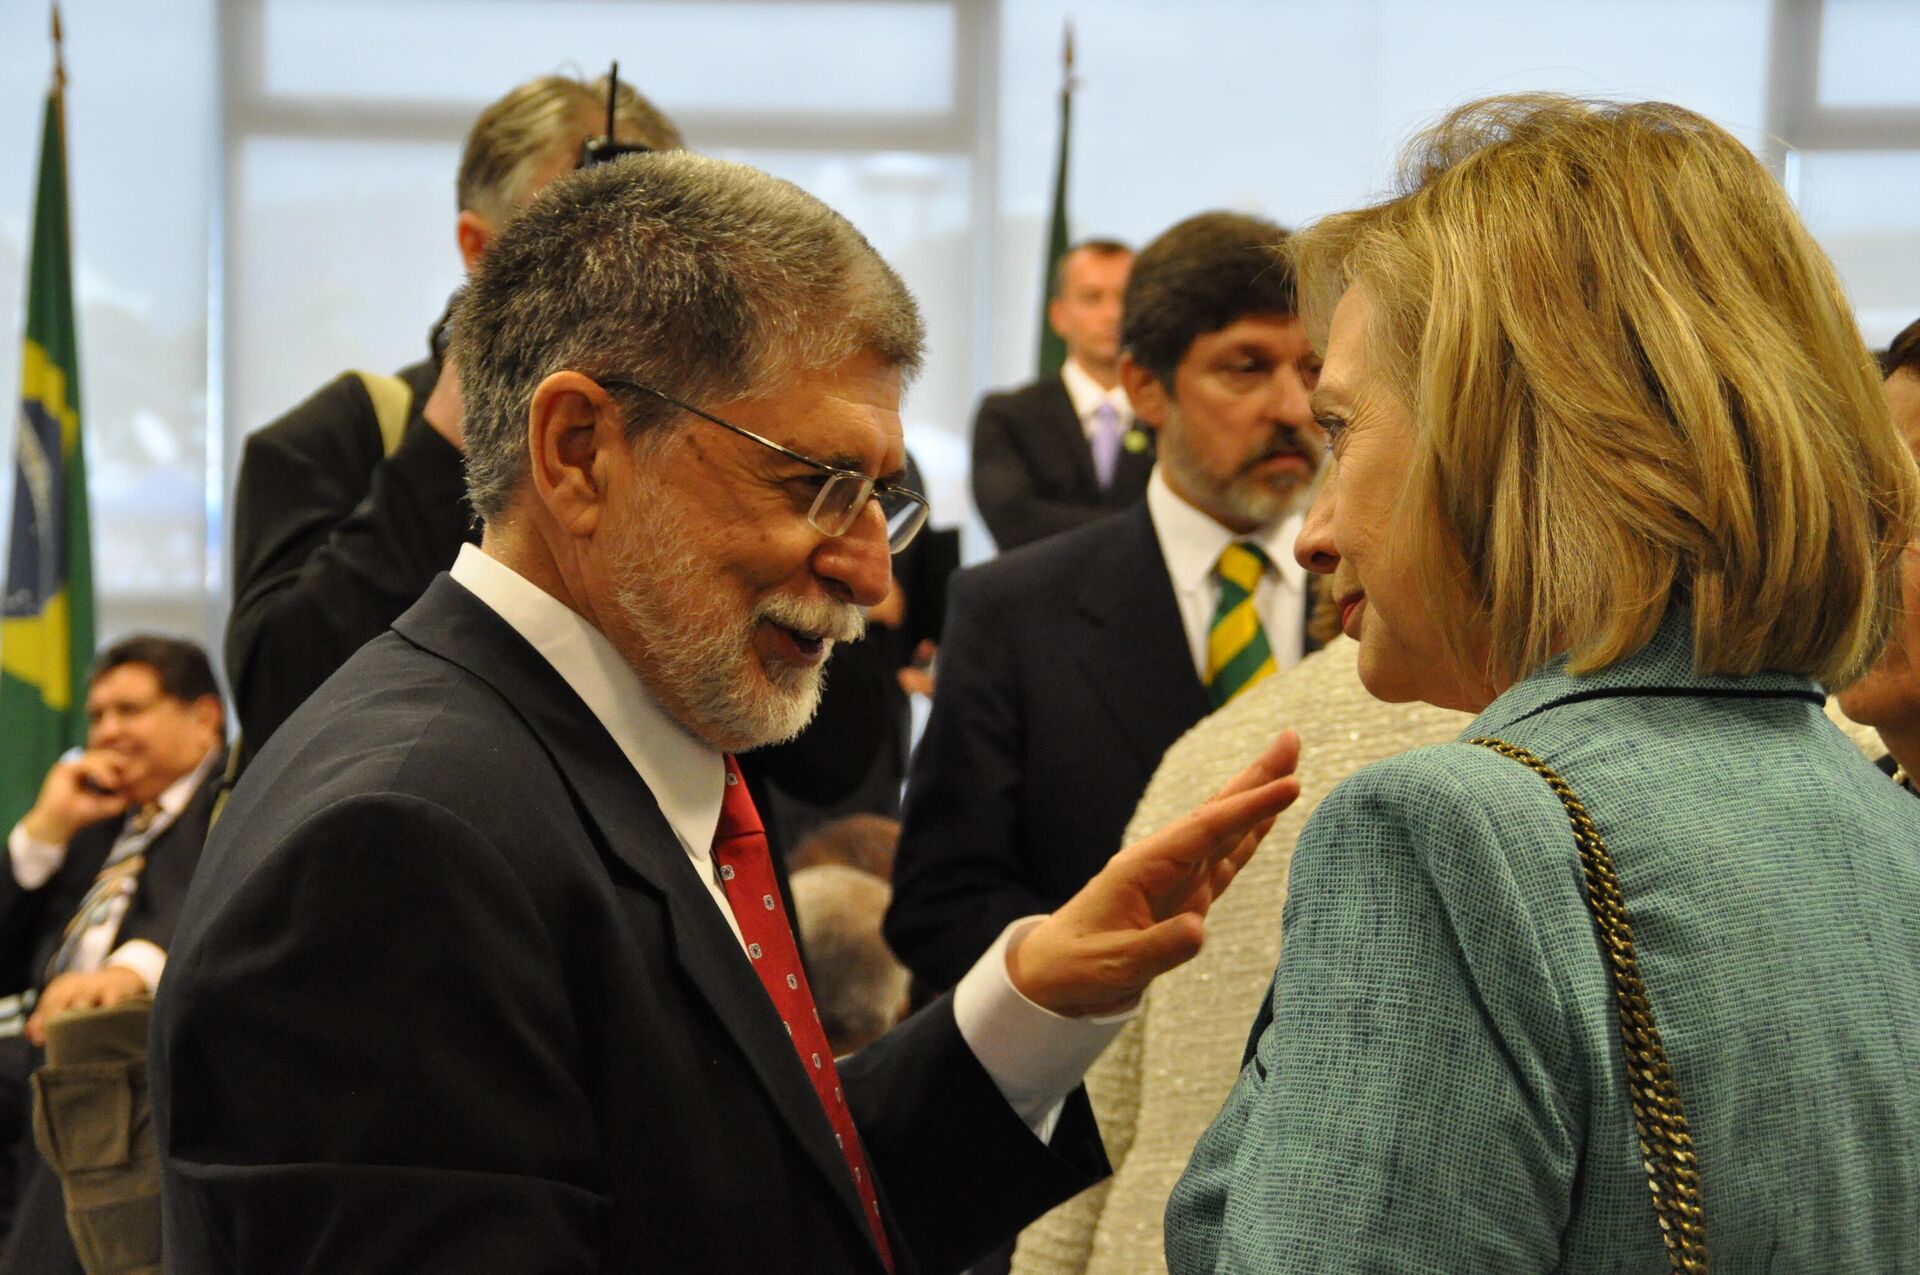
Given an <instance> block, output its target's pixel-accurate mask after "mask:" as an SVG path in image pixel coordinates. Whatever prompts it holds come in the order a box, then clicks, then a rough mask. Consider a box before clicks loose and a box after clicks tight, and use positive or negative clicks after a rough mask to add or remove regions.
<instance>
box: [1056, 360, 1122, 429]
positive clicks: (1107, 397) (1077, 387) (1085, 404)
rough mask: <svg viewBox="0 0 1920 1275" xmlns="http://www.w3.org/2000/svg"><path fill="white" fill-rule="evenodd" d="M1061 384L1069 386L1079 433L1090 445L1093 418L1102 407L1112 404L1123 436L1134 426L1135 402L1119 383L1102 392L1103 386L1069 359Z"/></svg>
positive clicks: (1064, 364)
mask: <svg viewBox="0 0 1920 1275" xmlns="http://www.w3.org/2000/svg"><path fill="white" fill-rule="evenodd" d="M1060 383H1061V384H1062V385H1064V386H1066V389H1067V398H1068V399H1069V400H1070V401H1071V402H1072V403H1073V414H1074V415H1075V416H1078V417H1079V418H1080V432H1081V433H1082V434H1083V435H1085V436H1086V438H1087V441H1088V442H1092V441H1093V414H1094V412H1095V411H1097V410H1099V407H1100V404H1102V403H1111V404H1113V410H1114V411H1115V412H1116V413H1117V414H1118V416H1119V418H1120V429H1121V431H1122V433H1124V432H1125V431H1126V430H1128V429H1130V428H1132V426H1133V400H1131V399H1129V398H1128V397H1127V392H1126V390H1124V389H1122V388H1121V387H1120V384H1119V383H1118V382H1115V383H1114V387H1113V388H1112V389H1110V390H1103V389H1101V388H1100V382H1098V381H1096V380H1094V379H1093V377H1092V376H1091V375H1090V374H1089V373H1088V372H1087V369H1085V368H1083V367H1081V366H1080V364H1079V362H1078V361H1077V360H1075V359H1073V358H1072V357H1069V358H1068V359H1067V360H1066V361H1065V362H1064V363H1062V364H1061V365H1060Z"/></svg>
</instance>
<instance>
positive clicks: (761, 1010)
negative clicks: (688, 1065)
mask: <svg viewBox="0 0 1920 1275" xmlns="http://www.w3.org/2000/svg"><path fill="white" fill-rule="evenodd" d="M393 627H394V631H395V632H396V633H398V634H399V635H400V636H401V637H403V638H405V639H406V640H407V641H409V642H412V643H413V644H414V645H416V646H418V647H421V648H422V649H424V650H427V651H430V652H432V653H433V654H435V655H438V656H440V657H441V658H443V659H446V660H448V661H450V662H452V663H453V664H456V665H458V666H459V667H461V668H463V669H465V670H466V671H467V672H469V673H471V674H472V675H473V676H475V677H477V678H479V679H480V680H481V681H483V682H485V683H486V684H487V685H489V686H491V687H492V688H493V689H494V690H495V691H496V692H498V693H499V694H500V695H501V697H502V698H504V699H505V700H506V701H507V703H508V704H510V705H512V706H513V708H514V710H515V711H516V712H517V713H518V714H519V715H520V717H521V718H522V720H524V721H525V722H526V723H527V726H528V729H529V730H530V731H531V732H532V733H533V735H534V736H535V738H536V739H537V740H538V741H539V743H540V745H541V746H542V747H543V748H545V749H546V750H547V752H548V754H549V755H550V756H551V757H552V759H553V764H554V768H555V769H556V770H557V771H558V773H559V774H560V776H561V779H562V780H563V782H565V783H566V785H567V786H568V787H569V788H570V789H571V790H572V792H573V794H574V796H575V797H576V799H577V800H578V803H579V805H578V809H579V811H580V816H581V819H582V821H583V823H585V824H586V825H587V833H588V835H589V837H590V838H591V839H592V840H593V842H594V843H595V844H596V845H597V846H599V847H601V849H602V852H603V853H604V854H606V855H607V856H608V857H610V858H611V859H613V860H615V861H616V862H617V863H618V864H619V865H624V866H625V867H626V868H628V869H631V871H632V872H633V873H634V874H637V875H638V877H639V878H640V880H641V882H642V883H644V885H645V886H646V887H647V888H648V890H649V891H650V892H651V893H653V894H655V895H657V896H661V897H664V899H665V900H666V903H667V910H668V920H669V925H668V932H667V934H666V936H665V938H666V942H667V943H668V945H669V947H670V949H671V951H672V955H673V959H674V961H675V963H677V964H678V965H679V966H680V968H681V969H682V970H684V971H685V973H686V974H687V976H688V978H689V979H690V980H691V981H692V982H693V983H694V985H695V986H696V987H697V988H698V989H699V991H700V995H701V996H702V997H703V998H705V1000H706V1001H707V1003H708V1004H709V1005H710V1006H711V1007H712V1009H713V1011H714V1017H715V1019H717V1020H718V1021H719V1023H720V1024H721V1026H722V1027H723V1028H724V1029H725V1030H726V1032H727V1034H728V1035H729V1036H730V1037H731V1038H732V1039H733V1041H734V1042H735V1044H736V1045H737V1047H738V1048H739V1050H740V1052H741V1053H742V1054H743V1055H744V1056H745V1058H746V1060H747V1063H748V1065H749V1066H750V1067H751V1068H752V1070H753V1072H754V1074H755V1076H756V1077H758V1079H759V1081H760V1084H761V1086H762V1087H763V1088H764V1089H765V1090H766V1092H767V1094H768V1095H769V1097H770V1098H771V1099H772V1106H773V1109H774V1110H775V1112H777V1113H778V1115H779V1117H780V1118H781V1119H782V1120H784V1121H785V1122H786V1124H787V1125H788V1127H789V1129H790V1131H791V1132H792V1133H793V1135H794V1136H795V1138H796V1139H797V1140H798V1141H799V1143H800V1145H801V1146H802V1147H803V1148H805V1150H806V1152H807V1155H808V1157H809V1158H810V1159H811V1160H813V1162H814V1164H815V1165H816V1166H817V1167H818V1168H819V1169H820V1171H821V1172H822V1173H823V1174H825V1175H826V1177H827V1180H828V1182H829V1183H830V1184H831V1186H832V1187H833V1190H834V1193H835V1194H836V1195H837V1196H838V1197H839V1198H840V1200H841V1203H842V1205H843V1206H844V1207H845V1209H846V1210H847V1212H848V1213H850V1214H851V1215H852V1217H853V1218H854V1220H855V1221H856V1223H857V1224H858V1226H859V1227H860V1230H861V1233H862V1234H866V1233H867V1232H866V1221H865V1211H864V1209H863V1208H862V1206H861V1203H860V1199H859V1196H858V1195H857V1194H856V1193H855V1191H854V1187H853V1182H852V1180H851V1179H850V1178H849V1177H848V1176H847V1170H846V1162H845V1161H844V1160H843V1159H842V1158H841V1156H840V1152H839V1149H838V1148H837V1147H836V1146H835V1144H834V1141H833V1126H832V1125H831V1124H830V1123H828V1121H827V1116H826V1112H825V1111H824V1110H822V1109H821V1106H820V1100H819V1097H818V1096H817V1095H816V1094H815V1093H814V1090H813V1083H812V1081H811V1079H810V1078H809V1077H808V1076H807V1074H806V1073H805V1071H804V1070H803V1069H802V1067H801V1064H800V1060H799V1056H798V1055H797V1054H795V1052H794V1048H793V1043H792V1041H791V1040H789V1039H788V1037H787V1034H786V1029H785V1028H784V1027H782V1026H781V1023H780V1016H779V1014H778V1013H777V1012H776V1011H775V1010H774V1008H773V1002H772V1001H771V1000H769V999H768V997H767V993H766V989H765V988H763V987H762V986H761V985H760V980H759V977H758V975H756V974H755V973H754V970H753V967H752V965H751V964H750V963H749V962H748V960H747V957H746V954H745V953H744V952H743V951H742V950H741V948H740V942H739V939H738V938H736V937H735V935H734V933H733V930H732V928H731V927H730V926H729V925H728V923H727V920H726V918H725V917H723V916H722V915H721V912H720V909H719V908H718V907H716V906H715V904H714V901H713V898H712V896H711V895H709V894H708V893H707V888H706V885H705V883H704V882H702V881H701V880H700V879H699V877H698V876H697V875H695V873H696V869H695V867H694V864H693V861H692V859H690V858H689V857H688V855H687V853H686V851H685V850H683V849H682V848H681V845H680V841H679V838H678V837H677V836H676V835H675V833H674V831H673V828H672V827H671V826H670V825H669V824H668V822H667V819H666V817H665V816H664V815H662V813H661V811H660V805H659V803H658V802H657V801H656V800H655V799H654V796H653V794H652V792H651V791H650V790H649V789H648V788H647V785H646V783H645V782H643V781H642V779H641V778H640V776H639V775H638V774H637V773H636V772H635V770H634V767H633V765H632V764H631V763H630V762H629V761H628V759H627V758H626V756H625V755H624V754H623V753H622V751H621V749H620V747H619V745H618V744H617V743H616V742H615V741H614V738H613V736H612V735H610V734H609V733H608V731H607V728H606V726H605V725H603V724H602V723H601V721H600V719H599V718H598V717H596V716H595V714H594V712H593V711H592V710H591V709H590V708H589V707H588V706H587V704H586V703H585V702H584V701H583V700H582V699H581V697H580V695H579V694H578V693H577V692H576V691H575V690H574V689H573V688H572V687H571V686H570V685H568V683H567V681H566V679H565V678H563V677H562V676H561V675H560V673H559V672H558V671H556V670H555V668H554V666H553V665H552V664H551V663H550V662H548V660H547V659H546V658H545V657H543V656H542V655H541V653H540V651H539V649H538V648H536V647H535V646H534V645H533V644H532V643H531V642H529V641H528V640H527V639H526V637H524V636H523V635H522V634H521V633H520V632H519V631H518V630H517V629H515V628H514V627H513V625H511V624H509V623H508V622H507V620H506V619H504V618H503V617H502V616H501V615H500V614H499V613H498V612H496V611H494V610H493V609H492V608H491V607H489V606H488V605H487V604H486V603H484V602H482V601H481V600H480V598H478V597H477V596H475V595H474V594H473V593H472V592H470V591H469V590H468V589H466V588H465V587H463V586H462V585H460V584H458V583H456V582H455V581H454V580H453V579H452V578H451V577H450V576H448V575H447V574H445V573H442V574H441V575H440V576H438V577H436V578H435V579H434V581H433V583H432V584H431V585H429V586H428V587H427V591H426V593H425V594H424V595H422V597H421V599H420V601H419V602H418V603H416V604H415V605H414V606H413V608H412V609H410V610H409V611H407V613H406V614H404V615H402V616H401V617H400V618H399V619H398V620H396V621H394V625H393ZM613 876H614V881H615V884H616V885H617V886H620V887H622V894H623V895H624V894H625V893H626V892H627V891H628V890H630V889H632V888H633V878H632V877H631V876H626V875H624V874H622V873H621V872H620V871H618V870H617V869H616V870H615V871H614V873H613ZM626 901H627V902H628V903H629V904H630V905H631V906H634V907H639V906H641V904H640V901H639V900H638V899H637V898H634V899H628V900H626Z"/></svg>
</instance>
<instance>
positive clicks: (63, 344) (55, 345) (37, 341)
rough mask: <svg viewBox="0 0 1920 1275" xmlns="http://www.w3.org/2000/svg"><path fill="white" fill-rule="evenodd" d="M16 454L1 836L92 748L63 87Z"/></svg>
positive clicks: (49, 152) (52, 127) (5, 630)
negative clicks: (71, 755)
mask: <svg viewBox="0 0 1920 1275" xmlns="http://www.w3.org/2000/svg"><path fill="white" fill-rule="evenodd" d="M13 455H14V465H13V523H12V526H11V528H10V529H9V533H8V537H7V574H6V585H5V589H6V592H5V595H4V597H0V829H5V828H11V827H12V826H13V825H14V823H15V821H17V820H18V819H19V818H20V816H21V815H23V814H25V813H26V811H27V809H28V807H29V806H31V805H32V804H33V798H34V795H35V794H36V793H37V792H38V791H39V788H40V781H41V780H42V779H43V778H44V777H45V775H46V772H47V768H48V767H50V766H51V765H52V764H53V763H54V761H55V760H56V759H57V758H58V757H59V756H60V754H61V753H62V752H63V751H65V750H66V749H67V748H69V747H71V746H73V745H75V744H78V743H81V742H83V741H84V740H85V738H86V726H87V718H86V702H85V701H86V692H85V689H84V686H83V683H84V681H85V678H86V674H87V665H88V662H89V661H90V660H91V659H92V658H93V554H92V549H91V545H90V541H89V530H88V519H87V474H86V462H85V459H84V456H83V453H82V450H81V446H80V359H79V350H78V347H77V342H76V340H75V335H74V322H73V271H72V260H71V253H70V245H69V241H68V235H67V162H66V129H65V114H64V112H63V110H62V107H61V90H60V86H59V83H58V80H57V78H56V81H55V84H54V86H53V87H52V88H50V89H49V90H48V92H47V108H46V121H45V124H44V126H43V128H42V132H41V136H40V179H39V192H38V194H37V196H36V198H35V201H34V214H33V249H32V256H31V258H30V260H29V263H28V266H27V319H26V330H25V340H24V342H23V348H22V350H21V358H20V416H19V421H18V428H17V431H16V433H15V437H14V450H13Z"/></svg>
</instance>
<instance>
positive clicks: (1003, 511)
mask: <svg viewBox="0 0 1920 1275" xmlns="http://www.w3.org/2000/svg"><path fill="white" fill-rule="evenodd" d="M1141 436H1142V437H1143V438H1145V439H1146V440H1147V441H1148V446H1147V448H1146V450H1144V451H1140V452H1130V451H1128V450H1126V448H1124V447H1123V448H1121V449H1120V457H1119V460H1118V461H1117V462H1116V463H1115V465H1114V468H1113V484H1112V485H1111V486H1110V487H1107V488H1105V489H1104V490H1103V489H1102V488H1101V486H1100V481H1099V477H1098V475H1097V474H1096V473H1095V472H1094V468H1093V451H1092V449H1091V448H1090V447H1089V446H1088V445H1087V437H1086V434H1085V433H1084V432H1082V430H1081V428H1080V418H1079V417H1078V416H1076V415H1074V411H1073V400H1072V399H1071V398H1069V397H1068V396H1067V387H1066V385H1065V384H1064V383H1062V381H1061V380H1060V378H1059V377H1057V376H1050V377H1048V378H1047V379H1045V380H1043V381H1035V382H1034V383H1033V384H1031V385H1028V386H1025V387H1023V388H1021V389H1017V390H1013V391H1011V392H1009V393H1005V394H989V395H987V396H986V397H985V398H984V399H982V400H981V401H980V411H979V414H978V415H976V416H975V417H974V421H973V503H974V505H975V506H976V507H978V508H979V510H980V517H981V518H983V519H984V520H985V521H986V524H987V530H988V531H991V532H992V533H993V540H994V543H995V544H997V545H999V546H1000V550H1001V552H1003V553H1004V552H1006V551H1007V550H1009V549H1017V548H1019V547H1020V546H1021V545H1025V544H1031V543H1033V542H1034V541H1036V540H1040V539H1043V538H1045V537H1047V536H1051V535H1054V534H1055V533H1057V532H1062V531H1070V530H1072V529H1073V528H1075V527H1080V526H1085V525H1086V524H1087V523H1089V522H1093V521H1095V520H1096V519H1100V518H1105V517H1106V516H1108V515H1109V514H1112V513H1114V512H1115V511H1117V510H1120V509H1125V508H1126V507H1128V506H1129V505H1133V504H1137V503H1139V500H1140V497H1141V496H1143V495H1144V494H1145V493H1146V490H1147V475H1149V474H1150V473H1152V472H1153V447H1152V445H1151V444H1152V439H1153V433H1152V431H1150V430H1146V431H1142V433H1141Z"/></svg>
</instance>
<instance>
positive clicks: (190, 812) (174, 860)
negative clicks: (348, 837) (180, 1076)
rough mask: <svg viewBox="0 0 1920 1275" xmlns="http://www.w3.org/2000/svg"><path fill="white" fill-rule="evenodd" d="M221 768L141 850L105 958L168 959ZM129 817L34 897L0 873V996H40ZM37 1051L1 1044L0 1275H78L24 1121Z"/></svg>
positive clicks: (79, 844) (78, 844)
mask: <svg viewBox="0 0 1920 1275" xmlns="http://www.w3.org/2000/svg"><path fill="white" fill-rule="evenodd" d="M225 769H226V766H225V759H224V758H220V759H216V760H215V762H214V764H213V765H212V766H211V767H210V768H209V770H208V772H207V778H206V779H205V780H204V781H203V782H202V783H201V785H200V787H199V788H198V789H196V790H195V791H194V794H193V796H192V797H191V798H190V799H189V800H188V802H187V804H186V806H185V807H184V808H183V809H182V810H181V811H180V817H179V818H177V819H175V820H174V821H173V823H172V824H170V825H169V826H168V827H167V828H166V829H165V830H164V831H163V832H161V833H160V834H159V835H158V836H156V837H155V838H154V839H153V841H152V842H151V843H149V844H148V846H147V848H146V851H145V854H146V866H145V867H143V868H142V869H141V870H140V876H139V885H138V887H137V888H136V890H135V892H134V895H133V899H132V901H131V903H130V904H129V905H128V908H127V913H126V916H125V917H123V918H122V919H121V922H120V929H119V932H118V933H117V934H116V935H115V936H114V939H113V942H112V944H111V945H110V947H109V950H112V949H113V948H117V947H119V946H120V945H121V944H123V943H131V942H132V941H134V940H135V939H145V940H146V941H147V942H149V943H152V944H153V945H154V946H155V947H158V948H160V949H162V950H163V951H165V950H168V949H170V948H171V947H172V944H173V934H174V927H175V925H176V924H177V923H178V921H179V919H180V911H181V907H182V905H183V904H184V903H185V901H186V897H187V887H188V885H189V883H190V882H191V881H192V880H193V874H194V869H195V868H196V867H197V866H198V864H199V862H200V853H201V849H202V847H204V846H205V845H206V840H207V825H208V822H209V820H211V818H212V816H213V805H214V800H215V798H216V797H218V795H219V792H220V775H221V772H222V771H223V770H225ZM130 817H131V816H130V815H124V814H123V815H119V816H116V817H115V818H112V819H102V820H101V821H99V822H98V823H94V824H89V825H88V826H86V827H84V828H82V829H80V830H79V831H78V832H76V833H74V834H73V838H72V840H70V841H68V843H67V856H66V859H65V860H64V861H63V862H62V863H61V865H60V867H59V869H58V870H57V871H55V872H54V874H53V876H52V877H50V878H49V879H48V880H47V882H46V883H45V884H44V885H42V886H41V887H40V888H39V889H37V890H23V889H21V888H20V885H19V883H18V882H17V881H15V880H14V877H13V870H12V866H11V865H10V864H7V865H0V988H5V989H8V990H9V991H10V992H19V991H25V990H26V989H28V988H39V987H40V986H42V984H43V983H44V982H45V980H46V973H47V964H48V962H50V961H51V960H52V959H53V957H54V954H55V953H56V952H58V951H59V949H60V942H61V939H62V937H63V936H64V935H65V933H66V928H67V923H68V922H69V921H71V920H72V919H73V917H74V913H75V912H77V911H78V910H79V907H80V903H81V900H82V899H84V898H85V897H86V893H87V890H88V889H89V888H90V887H91V886H92V885H93V881H94V878H95V877H97V876H98V875H99V874H100V868H101V866H102V865H103V864H105V862H106V859H107V854H108V852H109V851H111V850H112V848H113V843H114V841H115V840H117V839H118V838H119V836H120V831H121V829H122V828H124V827H125V826H126V822H127V819H128V818H130ZM40 1061H41V1058H40V1050H38V1049H36V1048H34V1047H33V1046H32V1045H30V1044H29V1043H28V1042H27V1040H26V1038H25V1037H24V1036H12V1037H8V1038H6V1039H4V1040H0V1145H3V1146H4V1147H5V1148H6V1153H7V1154H8V1155H9V1157H10V1164H9V1168H10V1169H11V1170H12V1173H13V1181H14V1183H15V1187H14V1191H13V1193H12V1199H13V1200H14V1209H13V1216H12V1219H11V1221H10V1222H9V1223H8V1226H7V1233H6V1241H5V1243H4V1245H0V1275H65V1273H67V1272H71V1273H72V1275H79V1272H80V1262H79V1259H78V1258H77V1257H76V1256H75V1255H74V1249H73V1239H72V1236H71V1235H70V1234H69V1233H68V1231H67V1219H66V1211H65V1204H64V1201H63V1199H62V1197H61V1191H60V1182H59V1179H58V1178H57V1177H56V1176H55V1175H54V1173H53V1172H52V1170H51V1169H49V1168H48V1166H47V1164H46V1162H45V1161H44V1160H43V1159H42V1158H41V1156H40V1150H39V1148H38V1147H36V1146H35V1145H34V1142H33V1131H32V1129H31V1127H30V1124H29V1120H28V1111H29V1090H28V1077H29V1076H30V1075H32V1073H33V1071H34V1069H35V1068H36V1067H38V1066H39V1065H40Z"/></svg>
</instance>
